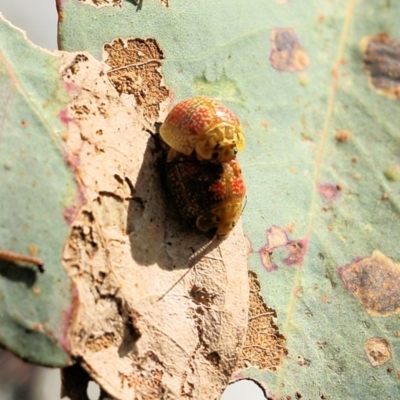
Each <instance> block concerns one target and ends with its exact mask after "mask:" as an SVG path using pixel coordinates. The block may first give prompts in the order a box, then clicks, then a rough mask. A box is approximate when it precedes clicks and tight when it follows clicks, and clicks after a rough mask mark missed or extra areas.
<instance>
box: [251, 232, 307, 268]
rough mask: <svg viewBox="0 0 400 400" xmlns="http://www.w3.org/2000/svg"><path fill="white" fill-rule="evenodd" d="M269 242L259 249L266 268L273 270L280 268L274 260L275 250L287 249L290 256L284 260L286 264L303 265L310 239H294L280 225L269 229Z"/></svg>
mask: <svg viewBox="0 0 400 400" xmlns="http://www.w3.org/2000/svg"><path fill="white" fill-rule="evenodd" d="M266 236H267V243H266V244H265V245H264V246H263V247H262V248H261V249H260V250H259V251H258V253H259V255H260V258H261V262H262V264H263V266H264V268H265V269H266V270H267V271H269V272H271V271H275V270H277V269H278V266H277V265H276V264H275V263H274V262H273V261H272V256H273V253H274V251H275V250H277V249H285V250H286V251H287V252H288V256H287V257H286V258H285V259H284V260H283V263H284V264H285V265H286V266H293V265H301V264H302V263H303V261H304V257H305V254H306V252H307V246H308V239H307V238H303V239H298V240H292V239H290V238H289V237H288V235H287V233H286V232H285V231H284V230H283V229H282V228H280V227H279V226H274V225H273V226H272V227H271V228H269V229H268V230H267V235H266Z"/></svg>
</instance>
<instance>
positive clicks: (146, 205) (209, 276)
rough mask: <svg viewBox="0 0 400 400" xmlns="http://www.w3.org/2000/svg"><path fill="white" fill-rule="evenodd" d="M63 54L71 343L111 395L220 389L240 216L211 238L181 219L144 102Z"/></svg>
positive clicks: (231, 325)
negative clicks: (71, 186)
mask: <svg viewBox="0 0 400 400" xmlns="http://www.w3.org/2000/svg"><path fill="white" fill-rule="evenodd" d="M142 44H143V43H142ZM143 45H144V44H143ZM121 54H122V53H119V55H121ZM64 57H65V64H66V66H65V68H64V69H63V70H62V77H63V80H64V82H65V86H66V87H67V89H68V90H69V91H70V93H71V96H72V97H73V99H72V101H71V103H70V105H69V107H68V110H67V111H66V113H65V115H63V117H62V119H63V121H64V122H65V123H66V124H67V128H68V129H67V134H66V135H65V144H66V148H65V149H64V152H65V159H66V161H67V162H68V163H69V165H70V166H71V167H72V168H73V169H74V171H75V174H76V179H77V181H78V182H79V185H80V198H79V199H77V213H76V214H74V218H73V219H72V222H71V233H70V237H69V240H68V242H67V244H66V246H65V251H64V256H63V259H64V263H65V267H66V269H67V271H68V273H69V275H70V276H71V279H72V280H73V283H74V286H75V288H76V293H77V295H76V303H77V305H76V307H75V313H74V318H73V321H72V324H71V327H70V331H69V341H70V348H71V353H72V355H73V356H75V357H76V358H77V359H80V360H82V362H81V363H82V366H83V367H84V368H85V370H86V371H88V372H89V374H90V376H91V377H92V378H93V379H95V380H96V381H97V382H98V383H99V384H100V386H101V387H102V388H103V389H104V390H105V391H106V392H108V393H110V395H112V396H113V397H114V398H116V399H121V400H122V399H140V398H142V399H144V398H145V399H147V400H152V399H160V398H163V399H178V400H180V399H193V398H194V399H203V398H207V399H219V398H220V396H221V393H222V392H223V390H224V389H225V386H226V384H227V383H228V381H229V377H230V375H231V373H232V371H233V368H234V367H235V364H236V362H237V359H238V354H239V353H240V350H241V347H242V345H243V338H244V336H245V331H246V326H247V317H248V277H247V263H246V254H245V251H246V247H245V243H244V238H243V235H242V232H241V227H240V224H239V225H238V226H237V228H235V230H234V231H233V233H232V234H231V235H230V236H229V238H228V239H227V240H225V241H223V242H218V241H210V238H207V237H206V236H205V235H204V234H201V233H198V232H196V231H195V230H194V229H193V228H192V227H189V226H187V224H186V223H185V222H183V221H181V220H180V219H179V218H178V217H177V215H178V213H177V211H176V210H174V209H173V206H172V205H170V203H169V201H168V199H167V197H166V195H165V190H164V186H163V183H162V180H161V177H160V176H161V174H160V170H159V165H160V161H161V160H162V154H161V153H160V151H159V148H158V146H157V142H156V141H155V140H154V139H153V138H152V137H150V135H149V134H148V133H147V132H146V131H145V130H144V127H145V126H148V123H149V120H148V118H149V115H150V114H147V115H145V116H144V115H142V114H141V113H138V112H137V111H136V110H135V108H134V107H132V106H131V100H130V98H129V96H121V95H120V93H119V92H118V91H117V90H116V89H115V87H114V86H113V85H111V84H110V81H109V79H108V77H107V71H108V68H109V67H108V66H107V65H105V64H103V63H100V62H97V61H95V60H94V59H93V58H92V57H90V56H88V55H84V54H79V55H75V56H73V55H64ZM142 78H143V77H142ZM144 86H145V87H146V83H144ZM159 101H160V102H159V103H157V104H156V103H154V110H157V116H158V115H160V116H161V118H162V116H163V115H165V112H166V107H167V106H168V105H167V104H163V103H161V99H159ZM144 108H145V109H146V107H144ZM153 117H154V115H153ZM153 123H154V120H153ZM69 215H72V214H71V213H69Z"/></svg>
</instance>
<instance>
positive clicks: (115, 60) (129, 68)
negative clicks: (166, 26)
mask: <svg viewBox="0 0 400 400" xmlns="http://www.w3.org/2000/svg"><path fill="white" fill-rule="evenodd" d="M104 51H105V53H106V55H105V57H104V58H105V62H106V64H108V65H109V66H110V67H111V70H110V71H109V72H108V73H107V75H108V78H109V79H110V81H111V83H112V84H113V85H114V87H115V88H116V89H117V91H118V92H119V93H120V94H122V93H124V94H128V95H133V96H134V98H135V101H136V104H137V105H138V106H139V108H140V109H141V110H144V116H145V117H146V118H147V119H150V120H156V119H157V118H158V116H159V110H160V103H161V102H163V101H164V100H166V99H167V97H168V94H169V92H168V89H167V88H166V87H165V86H164V84H163V82H162V75H161V73H160V68H161V61H162V60H163V59H164V54H163V52H162V50H161V49H160V47H159V45H158V44H157V42H156V40H155V39H151V38H150V39H138V38H136V39H127V40H122V39H115V40H114V41H113V42H112V43H111V44H105V45H104Z"/></svg>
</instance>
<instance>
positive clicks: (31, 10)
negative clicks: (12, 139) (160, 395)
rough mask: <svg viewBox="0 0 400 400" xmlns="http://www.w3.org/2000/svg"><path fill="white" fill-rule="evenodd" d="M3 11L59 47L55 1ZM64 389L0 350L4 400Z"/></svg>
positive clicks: (257, 394)
mask: <svg viewBox="0 0 400 400" xmlns="http://www.w3.org/2000/svg"><path fill="white" fill-rule="evenodd" d="M0 13H2V14H3V16H4V17H5V18H6V19H7V20H9V21H10V22H11V23H12V24H14V25H15V26H18V27H19V28H21V29H23V30H24V31H26V34H27V36H28V39H29V40H30V41H32V42H33V43H35V44H36V45H38V46H40V47H44V48H46V49H49V50H56V49H57V12H56V6H55V0H35V1H27V0H0ZM0 51H1V49H0ZM60 389H61V380H60V371H59V370H58V369H51V368H44V367H37V366H33V365H30V364H27V363H24V362H22V361H21V360H19V359H18V358H16V357H14V356H13V355H12V354H10V353H8V352H6V351H2V350H0V400H58V399H60ZM99 393H100V390H99V388H98V386H97V385H96V384H94V383H93V382H91V383H90V384H89V389H88V396H89V398H90V400H97V398H98V396H99ZM144 400H146V399H144ZM221 400H265V397H264V395H263V392H262V390H261V389H260V388H259V387H258V386H257V385H256V384H255V383H254V382H252V381H249V380H243V381H240V382H237V383H235V384H233V385H229V386H228V388H227V389H226V390H225V393H224V395H223V396H222V398H221Z"/></svg>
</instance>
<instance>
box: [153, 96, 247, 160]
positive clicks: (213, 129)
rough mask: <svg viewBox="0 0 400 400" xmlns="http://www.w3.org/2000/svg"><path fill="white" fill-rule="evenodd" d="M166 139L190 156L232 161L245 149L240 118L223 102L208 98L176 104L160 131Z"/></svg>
mask: <svg viewBox="0 0 400 400" xmlns="http://www.w3.org/2000/svg"><path fill="white" fill-rule="evenodd" d="M160 135H161V137H162V138H163V140H164V141H165V142H166V143H167V144H168V145H169V146H170V147H171V148H173V149H175V150H177V151H178V152H179V153H182V154H184V155H186V156H189V155H191V154H192V153H193V152H194V153H195V154H196V156H197V158H198V159H199V160H214V161H219V162H228V161H230V160H232V159H233V158H235V157H236V154H237V153H238V151H242V150H243V149H244V146H245V136H244V132H243V129H242V127H241V124H240V121H239V119H238V117H237V116H236V115H235V114H234V113H233V112H232V111H230V110H229V109H228V108H227V107H226V106H224V105H223V104H222V103H220V102H219V101H217V100H215V99H213V98H210V97H204V96H197V97H191V98H189V99H186V100H183V101H181V102H179V103H178V104H176V105H175V106H174V107H173V108H172V110H171V111H170V112H169V114H168V115H167V118H166V119H165V121H164V123H163V124H162V125H161V128H160Z"/></svg>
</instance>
